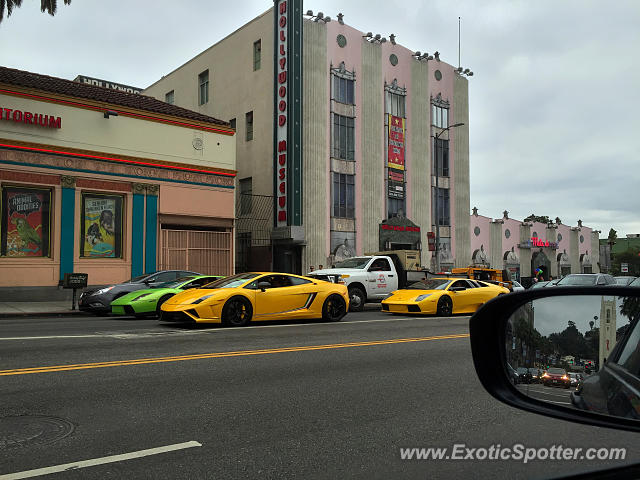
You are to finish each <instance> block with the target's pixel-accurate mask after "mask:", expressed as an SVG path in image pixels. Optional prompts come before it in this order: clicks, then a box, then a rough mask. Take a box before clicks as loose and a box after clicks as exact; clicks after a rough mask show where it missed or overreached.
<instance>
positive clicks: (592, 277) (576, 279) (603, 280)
mask: <svg viewBox="0 0 640 480" xmlns="http://www.w3.org/2000/svg"><path fill="white" fill-rule="evenodd" d="M556 285H557V286H558V287H570V286H574V287H588V286H592V285H593V286H595V285H600V286H606V285H616V281H615V279H614V278H613V277H612V276H611V275H609V274H607V273H571V274H569V275H567V276H566V277H563V278H562V279H561V280H560V281H559V282H558V283H557V284H556Z"/></svg>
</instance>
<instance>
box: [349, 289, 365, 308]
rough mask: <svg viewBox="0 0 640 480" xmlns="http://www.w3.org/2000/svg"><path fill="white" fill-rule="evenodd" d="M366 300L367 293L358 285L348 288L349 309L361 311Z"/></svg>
mask: <svg viewBox="0 0 640 480" xmlns="http://www.w3.org/2000/svg"><path fill="white" fill-rule="evenodd" d="M366 301H367V295H366V294H365V293H364V291H363V290H362V289H361V288H360V287H351V288H349V310H351V311H352V312H361V311H363V310H364V304H365V302H366Z"/></svg>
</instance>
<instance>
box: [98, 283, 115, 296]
mask: <svg viewBox="0 0 640 480" xmlns="http://www.w3.org/2000/svg"><path fill="white" fill-rule="evenodd" d="M113 287H115V285H113V286H111V287H105V288H101V289H100V290H96V291H95V292H94V293H93V294H94V295H102V294H103V293H107V292H108V291H109V290H111V289H112V288H113Z"/></svg>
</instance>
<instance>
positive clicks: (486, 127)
mask: <svg viewBox="0 0 640 480" xmlns="http://www.w3.org/2000/svg"><path fill="white" fill-rule="evenodd" d="M58 3H59V6H58V14H57V15H56V17H50V16H49V15H46V14H42V13H40V9H39V2H36V1H35V0H25V1H24V2H23V6H22V7H21V8H19V9H16V10H14V12H13V14H12V16H11V17H9V18H5V19H4V20H3V22H2V23H1V24H0V65H4V66H8V67H13V68H19V69H24V70H29V71H32V72H37V73H43V74H47V75H52V76H58V77H62V78H68V79H73V78H74V77H75V76H76V75H78V74H83V75H87V76H94V77H97V78H103V79H106V80H112V81H115V82H120V83H125V84H129V85H133V86H138V87H147V86H149V85H150V84H151V83H153V82H154V81H156V80H158V79H159V78H160V77H161V76H162V75H165V74H167V73H169V72H170V71H171V70H173V69H174V68H176V67H178V66H180V65H181V64H183V63H184V62H185V61H187V60H188V59H190V58H191V57H193V56H194V55H196V54H198V53H200V52H201V51H203V50H204V49H206V48H207V47H209V46H210V45H212V44H213V43H215V42H217V41H218V40H220V39H221V38H223V37H224V36H226V35H228V34H229V33H231V32H233V31H234V30H235V29H237V28H238V27H240V26H242V25H243V24H245V23H246V22H247V21H249V20H251V19H252V18H254V17H255V16H257V15H259V14H260V13H262V12H264V11H265V10H266V9H267V8H269V7H270V6H271V5H272V3H271V2H270V1H269V0H264V1H257V0H250V1H244V0H240V1H236V2H222V1H216V2H212V1H210V0H209V1H205V0H188V1H184V2H176V1H171V2H169V1H165V0H154V1H152V0H136V1H135V2H132V1H123V0H110V1H108V2H101V1H97V0H83V1H80V0H74V2H73V3H72V4H71V5H70V6H65V5H64V4H63V1H62V0H58ZM304 8H305V11H306V10H307V9H312V10H314V11H316V12H317V11H322V12H324V13H325V15H330V16H331V17H332V18H334V19H335V16H336V14H337V13H338V12H342V13H344V15H345V23H348V24H350V25H352V26H354V27H356V28H358V29H360V30H363V31H372V32H374V33H380V34H382V35H383V36H388V35H389V34H391V33H395V34H396V35H397V41H398V43H400V44H402V45H404V46H406V47H408V48H410V49H412V50H421V51H428V52H430V53H431V52H433V51H435V50H438V51H440V52H441V58H442V59H443V60H444V61H446V62H448V63H450V64H453V65H456V64H457V60H458V16H461V17H462V66H463V67H469V68H471V70H473V72H474V76H473V77H472V78H470V82H469V83H470V86H469V98H470V105H469V111H470V134H471V146H470V163H471V207H473V206H476V207H478V210H479V213H480V214H481V215H486V216H489V217H494V218H495V217H502V211H503V210H505V209H506V210H508V211H509V216H510V217H512V218H517V219H520V220H521V219H523V218H524V217H526V216H527V215H529V214H531V213H535V214H536V215H548V216H549V217H550V218H555V217H556V216H557V217H560V218H561V219H562V221H563V223H565V224H567V225H572V226H573V225H576V224H577V221H578V219H582V220H583V222H584V224H585V225H586V226H590V227H594V228H596V229H600V230H602V234H601V236H605V237H606V235H607V233H608V231H609V228H612V227H613V228H615V229H616V230H617V231H618V235H619V236H623V235H624V234H627V233H640V217H638V213H637V212H638V210H639V208H638V207H639V206H640V199H639V197H640V193H639V192H640V168H639V167H638V162H640V115H638V112H640V92H639V91H638V90H639V87H640V62H638V50H639V49H640V27H639V26H640V1H634V0H628V1H620V0H616V1H613V2H603V1H602V0H599V1H587V0H581V1H557V0H538V1H530V0H529V1H506V0H503V1H499V2H498V1H482V2H478V1H477V0H465V1H461V0H459V1H452V0H431V1H425V2H411V1H409V2H403V3H399V2H389V1H380V0H349V1H342V2H338V1H328V0H315V1H311V0H309V1H306V2H305V5H304Z"/></svg>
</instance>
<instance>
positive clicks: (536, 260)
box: [531, 250, 551, 282]
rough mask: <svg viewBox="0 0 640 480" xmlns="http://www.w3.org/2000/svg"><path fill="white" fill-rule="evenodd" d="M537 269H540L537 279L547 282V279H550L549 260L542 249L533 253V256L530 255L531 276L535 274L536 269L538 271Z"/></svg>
mask: <svg viewBox="0 0 640 480" xmlns="http://www.w3.org/2000/svg"><path fill="white" fill-rule="evenodd" d="M538 269H540V274H539V275H538V278H539V279H541V280H543V281H545V282H548V281H549V280H551V275H550V272H551V261H550V260H549V258H548V257H547V256H546V255H545V254H544V252H543V251H542V250H540V251H539V252H536V253H534V254H533V256H532V257H531V276H532V277H535V276H536V271H538Z"/></svg>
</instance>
